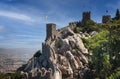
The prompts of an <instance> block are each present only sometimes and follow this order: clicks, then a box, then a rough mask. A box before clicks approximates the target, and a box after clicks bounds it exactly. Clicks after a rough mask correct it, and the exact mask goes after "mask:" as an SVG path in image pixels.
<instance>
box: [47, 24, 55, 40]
mask: <svg viewBox="0 0 120 79" xmlns="http://www.w3.org/2000/svg"><path fill="white" fill-rule="evenodd" d="M56 32H57V31H56V24H53V23H49V24H46V35H47V36H46V41H47V40H48V39H51V40H52V39H54V38H55V37H56Z"/></svg>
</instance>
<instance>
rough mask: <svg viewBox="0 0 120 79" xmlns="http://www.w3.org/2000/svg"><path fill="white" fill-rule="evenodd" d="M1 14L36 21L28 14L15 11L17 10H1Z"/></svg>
mask: <svg viewBox="0 0 120 79" xmlns="http://www.w3.org/2000/svg"><path fill="white" fill-rule="evenodd" d="M0 16H4V17H8V18H13V19H17V20H21V21H26V22H34V19H33V18H32V17H30V16H28V15H25V14H21V13H15V12H9V11H0Z"/></svg>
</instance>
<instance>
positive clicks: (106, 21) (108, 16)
mask: <svg viewBox="0 0 120 79" xmlns="http://www.w3.org/2000/svg"><path fill="white" fill-rule="evenodd" d="M110 21H111V16H110V15H104V16H103V17H102V23H109V22H110Z"/></svg>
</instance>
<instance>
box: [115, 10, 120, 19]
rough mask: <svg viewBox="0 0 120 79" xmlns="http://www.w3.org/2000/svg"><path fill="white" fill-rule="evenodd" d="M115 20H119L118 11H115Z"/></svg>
mask: <svg viewBox="0 0 120 79" xmlns="http://www.w3.org/2000/svg"><path fill="white" fill-rule="evenodd" d="M115 19H116V20H119V19H120V12H119V9H117V10H116V16H115Z"/></svg>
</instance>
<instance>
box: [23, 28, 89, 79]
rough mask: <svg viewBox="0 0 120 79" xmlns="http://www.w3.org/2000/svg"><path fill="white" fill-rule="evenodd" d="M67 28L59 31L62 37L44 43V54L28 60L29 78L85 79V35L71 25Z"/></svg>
mask: <svg viewBox="0 0 120 79" xmlns="http://www.w3.org/2000/svg"><path fill="white" fill-rule="evenodd" d="M66 30H67V31H65V30H61V31H60V32H59V33H61V36H60V37H57V38H55V39H54V40H52V41H51V40H47V41H46V42H45V43H43V44H42V55H41V56H40V57H39V58H32V59H31V61H29V62H28V64H27V66H26V68H25V71H26V72H27V73H28V79H84V78H83V75H84V72H85V70H86V68H87V65H88V50H87V49H86V48H85V46H84V44H83V42H82V39H81V38H82V37H83V36H85V35H84V34H82V33H80V34H75V33H74V32H73V31H72V30H71V29H70V28H69V27H68V28H67V29H66ZM64 32H66V33H65V34H63V33H64Z"/></svg>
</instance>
